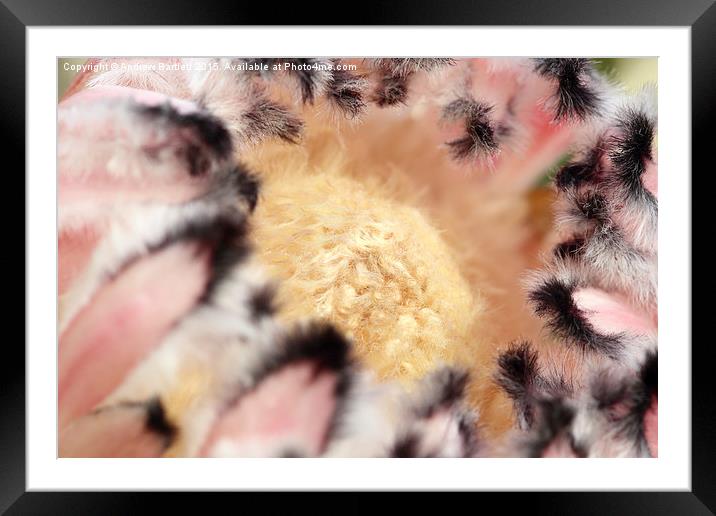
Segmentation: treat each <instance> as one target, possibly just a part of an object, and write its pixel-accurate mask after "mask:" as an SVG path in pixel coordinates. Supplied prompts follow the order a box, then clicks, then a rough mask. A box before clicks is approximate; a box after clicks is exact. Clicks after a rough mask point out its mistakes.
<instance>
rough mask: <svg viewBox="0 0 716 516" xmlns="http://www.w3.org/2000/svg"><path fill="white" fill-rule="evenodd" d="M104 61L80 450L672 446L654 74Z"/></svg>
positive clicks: (82, 148) (243, 452)
mask: <svg viewBox="0 0 716 516" xmlns="http://www.w3.org/2000/svg"><path fill="white" fill-rule="evenodd" d="M88 65H89V66H88V67H87V70H88V71H87V72H86V73H83V74H82V75H80V76H79V77H78V78H77V80H76V81H75V83H74V84H73V86H72V87H71V88H70V90H69V92H68V93H67V95H66V96H65V98H64V99H63V100H62V101H61V103H60V105H59V108H58V124H59V127H58V129H59V156H58V162H59V174H60V179H59V203H60V209H59V249H60V308H61V309H60V321H59V325H60V385H59V391H60V400H59V403H60V410H59V412H60V421H59V425H60V453H61V455H65V456H72V455H79V456H160V455H164V456H247V455H248V456H371V457H376V456H377V457H380V456H419V457H432V456H453V457H469V456H517V457H525V456H578V457H586V456H589V457H593V456H607V457H611V456H635V457H636V456H639V457H641V456H655V455H656V450H657V447H656V428H657V421H656V419H657V418H656V414H657V344H656V342H657V337H656V335H657V330H656V328H657V315H656V313H657V311H656V308H657V297H656V292H657V289H656V285H657V265H656V264H657V259H656V249H657V246H656V244H657V223H656V221H657V200H656V198H657V180H656V154H655V153H656V150H655V147H654V143H653V140H654V136H655V133H656V110H655V96H654V91H653V90H649V89H647V90H644V91H643V92H642V93H641V94H639V95H636V96H629V95H626V94H624V93H623V92H622V91H621V90H620V89H619V88H618V87H616V86H615V85H613V84H611V83H610V82H609V81H608V80H607V79H606V78H604V77H603V76H602V75H600V74H599V73H598V72H597V71H596V70H595V69H594V65H593V63H592V62H591V61H590V60H588V59H537V60H531V59H449V58H375V59H346V60H343V59H335V58H330V59H328V58H326V59H324V58H310V59H309V58H302V59H297V58H272V59H267V58H257V59H249V58H235V59H230V58H221V59H203V58H202V59H179V58H177V59H173V58H162V59H97V60H90V61H89V62H88ZM565 156H567V158H566V159H565ZM558 162H561V166H559V167H558V170H557V172H556V173H555V174H554V175H553V176H550V180H551V182H552V183H553V185H552V186H550V188H549V189H545V188H537V189H536V188H535V184H537V183H538V182H539V181H540V178H542V177H543V176H544V172H545V170H547V169H549V168H550V167H552V166H553V165H554V164H555V163H558ZM545 200H546V202H545ZM551 201H554V210H553V211H552V210H550V209H544V206H548V205H550V203H551ZM540 206H541V207H542V208H540ZM545 213H546V214H547V215H545ZM552 213H553V214H554V216H552V215H551V214H552Z"/></svg>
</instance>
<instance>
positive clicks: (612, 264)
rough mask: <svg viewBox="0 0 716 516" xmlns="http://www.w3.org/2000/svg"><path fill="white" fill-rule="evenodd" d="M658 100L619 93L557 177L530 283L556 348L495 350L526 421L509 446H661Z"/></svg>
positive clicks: (635, 450)
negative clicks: (547, 243)
mask: <svg viewBox="0 0 716 516" xmlns="http://www.w3.org/2000/svg"><path fill="white" fill-rule="evenodd" d="M655 102H656V98H655V92H654V91H650V90H645V91H644V92H642V94H641V95H639V96H637V97H634V98H624V99H618V100H617V101H616V102H615V105H614V107H613V109H612V110H611V111H610V112H607V113H606V114H604V115H603V116H602V117H601V118H597V119H596V120H595V121H594V122H593V124H592V129H591V132H592V134H590V136H589V138H587V140H586V143H584V144H583V147H582V148H579V149H577V151H576V154H575V159H574V160H572V161H571V162H570V163H568V164H567V165H565V166H564V167H563V168H562V169H561V170H560V171H559V172H558V173H557V175H556V177H555V185H556V188H557V190H558V196H559V200H558V204H557V208H558V214H557V220H558V223H559V224H558V229H559V230H560V234H561V235H562V237H563V240H562V241H561V242H560V243H559V244H558V245H557V246H556V247H555V248H554V250H553V253H552V255H551V256H550V257H549V258H548V259H547V260H546V263H545V265H544V268H543V269H542V270H540V271H537V272H535V273H534V274H532V275H531V276H530V277H529V278H528V280H527V288H528V299H529V302H530V304H531V305H532V307H533V309H534V311H535V313H536V314H537V315H538V316H540V317H541V318H542V319H543V320H544V324H545V328H546V329H547V330H548V332H549V334H550V335H551V337H552V338H553V339H555V340H556V345H557V346H561V347H563V349H562V350H560V349H559V348H557V351H556V352H553V351H551V350H549V348H548V352H547V356H542V357H541V356H539V354H538V352H537V351H536V350H535V349H534V348H533V347H532V346H531V345H530V344H529V343H519V344H515V345H513V346H512V347H511V348H510V349H509V350H508V351H507V352H505V353H504V354H503V355H501V356H500V357H499V359H498V364H499V369H498V373H497V375H496V381H497V382H498V384H500V385H501V386H502V387H503V389H504V390H505V392H506V393H507V394H508V396H509V397H511V398H512V399H513V401H514V404H515V411H516V414H517V418H518V421H519V426H520V428H521V431H518V432H516V433H515V435H514V436H513V440H512V441H510V443H509V444H508V445H507V449H508V451H507V452H506V453H509V454H513V453H514V450H515V449H517V450H520V449H521V450H522V453H523V454H527V455H531V456H578V457H579V456H586V457H605V456H608V457H613V456H619V457H650V456H656V455H657V453H658V452H657V450H658V448H657V416H656V415H657V403H658V401H657V399H658V381H657V378H658V376H657V368H658V367H657V186H656V185H657V182H656V174H657V168H656V167H657V165H656V160H655V155H654V152H655V151H654V148H653V139H654V135H655V133H656V112H655ZM511 446H512V447H515V448H510V447H511Z"/></svg>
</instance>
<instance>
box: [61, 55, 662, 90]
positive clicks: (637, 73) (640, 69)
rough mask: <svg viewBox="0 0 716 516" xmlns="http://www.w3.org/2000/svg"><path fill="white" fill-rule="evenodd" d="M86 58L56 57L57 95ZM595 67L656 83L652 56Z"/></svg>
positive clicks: (631, 82) (634, 83) (633, 86)
mask: <svg viewBox="0 0 716 516" xmlns="http://www.w3.org/2000/svg"><path fill="white" fill-rule="evenodd" d="M86 60H87V58H85V57H73V58H60V59H58V70H59V74H58V77H57V91H58V94H59V96H60V97H61V96H62V94H63V93H64V92H65V91H66V90H67V88H68V87H69V85H70V82H72V78H73V77H74V76H75V72H69V71H67V72H66V71H64V70H63V67H64V63H70V64H82V63H84V62H85V61H86ZM597 63H598V64H597V67H598V69H599V70H600V71H602V72H604V73H606V74H607V75H609V76H610V77H613V78H614V79H616V80H618V81H619V82H621V83H622V84H624V86H625V87H626V88H627V89H628V90H632V91H633V90H638V89H639V88H640V87H641V86H642V85H643V84H645V83H648V82H653V83H656V79H657V65H656V63H657V59H656V58H655V57H652V58H619V59H613V58H609V59H599V60H597Z"/></svg>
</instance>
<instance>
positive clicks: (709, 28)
mask: <svg viewBox="0 0 716 516" xmlns="http://www.w3.org/2000/svg"><path fill="white" fill-rule="evenodd" d="M198 4H200V5H201V7H200V8H197V5H198ZM713 4H714V0H679V1H673V0H601V1H598V2H597V1H593V0H582V1H579V2H577V1H576V0H540V1H539V2H527V1H523V2H519V1H517V0H502V1H494V0H493V1H467V0H463V1H453V2H435V1H431V0H413V1H412V2H410V3H409V4H407V3H406V4H398V3H397V2H391V1H389V0H382V1H366V2H363V3H361V4H360V5H357V6H355V7H356V12H354V13H350V14H348V13H349V12H350V6H346V5H345V4H343V9H344V10H343V13H344V14H342V15H337V13H338V12H340V10H337V9H336V8H335V4H328V3H327V2H323V1H317V2H311V3H310V9H309V8H308V7H307V6H308V5H309V4H302V5H303V6H304V7H305V9H303V10H301V9H290V10H289V9H280V8H277V7H276V5H273V4H269V3H266V2H251V3H237V2H227V1H224V2H216V1H211V0H201V2H198V1H197V0H154V1H152V2H148V1H147V2H139V1H135V2H128V1H126V0H124V1H120V0H74V1H71V0H38V1H28V0H0V40H1V41H2V45H1V48H2V50H1V51H0V70H3V82H4V85H3V87H2V88H0V105H1V106H2V116H1V117H0V119H2V123H1V124H0V126H1V127H2V129H3V143H4V144H5V145H3V147H5V148H6V149H12V152H8V153H7V154H12V155H11V156H3V159H4V160H5V162H6V163H11V162H12V159H13V158H18V163H17V164H16V165H15V166H14V167H13V169H12V170H11V169H10V165H8V170H7V172H8V174H6V175H9V174H10V173H14V174H17V172H16V171H17V170H25V158H24V156H25V152H24V149H25V142H24V138H23V137H24V135H25V106H26V101H27V100H28V99H26V96H25V77H26V76H25V72H26V62H25V55H26V54H25V51H26V48H25V45H26V39H25V35H26V29H27V27H29V26H48V25H49V26H52V25H214V24H217V25H246V24H257V25H283V24H298V25H318V24H324V23H325V24H331V25H359V24H366V25H575V26H580V25H589V26H601V25H607V26H616V25H621V26H644V25H647V26H688V27H691V51H692V55H691V65H692V67H691V69H692V168H694V169H701V168H703V169H704V171H703V172H704V173H708V170H709V169H708V168H707V166H708V165H710V166H711V167H713V163H712V162H711V163H708V165H707V161H706V160H707V157H708V155H709V154H710V151H709V148H710V146H712V145H713V144H712V143H711V142H710V140H709V136H710V135H709V131H708V130H707V129H708V126H709V125H710V124H712V123H713V122H712V120H713V114H714V109H713V107H714V106H716V88H715V87H714V84H716V58H714V55H713V54H714V52H713V50H714V49H715V48H716V45H714V42H716V7H715V6H714V5H713ZM346 9H347V10H346ZM328 13H332V14H334V17H336V18H337V19H333V20H327V19H326V16H325V14H328ZM91 48H92V47H91V42H88V49H91ZM20 149H22V152H20ZM684 173H687V172H686V171H684ZM19 177H23V176H19ZM21 188H22V189H23V191H24V188H25V187H24V181H23V183H22V186H21ZM701 193H702V194H703V193H706V194H708V189H706V190H705V191H702V192H701ZM17 197H18V198H19V196H17ZM692 206H693V207H694V208H695V209H694V211H696V213H698V210H699V209H702V210H703V208H704V206H706V207H708V201H707V202H706V203H697V202H695V199H694V202H693V204H692ZM15 213H19V212H15ZM702 213H705V211H702ZM6 220H7V219H6ZM10 220H17V216H16V215H15V216H14V218H13V219H10ZM692 221H693V225H694V227H695V228H696V227H698V225H699V224H702V225H704V226H705V224H707V223H708V218H700V217H698V216H693V215H692ZM702 229H704V228H702ZM708 231H709V229H708V227H706V228H705V229H704V231H703V232H697V233H696V234H697V235H699V234H701V235H705V234H710V233H709V232H708ZM24 248H25V247H24V246H23V249H24ZM23 252H24V251H23ZM23 258H24V255H23ZM692 258H696V256H692ZM17 259H18V260H19V257H17ZM692 263H693V266H696V265H698V263H697V260H692ZM693 266H692V267H693ZM23 270H25V269H24V260H23ZM702 270H703V269H702ZM693 273H694V271H693V270H692V274H693ZM26 279H27V277H26ZM8 297H9V296H7V295H6V300H7V299H8ZM12 299H13V300H14V298H12ZM24 299H25V298H24V296H23V300H24ZM13 305H15V306H19V305H20V304H19V303H13ZM709 305H710V303H709V302H706V303H693V304H692V310H693V314H694V315H696V319H695V320H697V321H698V320H700V319H699V318H698V316H699V315H702V316H703V317H704V318H705V317H706V314H705V310H706V309H708V308H710V306H709ZM22 306H23V307H24V306H25V305H24V303H23V304H22ZM692 317H693V316H692ZM692 320H693V319H692ZM707 320H708V319H707ZM692 340H693V343H689V342H684V343H681V344H682V345H684V346H689V345H692V348H691V349H692V463H691V464H692V474H691V475H692V476H691V480H692V490H691V492H664V493H659V492H642V493H638V492H619V493H604V492H600V493H597V492H591V493H575V492H570V493H552V492H535V493H522V494H517V493H510V494H509V495H507V496H505V495H504V494H503V495H499V494H489V493H484V494H483V493H481V494H479V495H478V496H481V497H483V498H482V499H481V500H480V501H481V502H485V503H488V504H489V502H492V504H490V505H487V507H490V506H493V507H494V504H495V503H500V502H501V503H503V504H505V506H504V507H506V508H510V509H512V508H517V507H520V506H522V505H523V504H524V506H525V508H527V510H529V511H531V513H534V511H536V512H537V513H538V514H542V513H545V514H562V513H570V514H627V513H628V514H713V511H716V468H715V467H714V464H716V445H715V444H714V441H715V440H714V439H713V438H712V429H714V428H716V417H715V416H716V408H715V407H716V404H715V403H714V396H713V394H712V393H713V392H714V382H713V365H712V364H713V361H712V360H711V357H710V353H711V351H710V347H711V342H710V341H699V340H698V339H692ZM4 351H5V353H6V355H5V356H6V358H5V359H4V360H0V364H2V365H1V366H0V367H2V372H3V374H2V376H1V377H0V378H2V380H1V381H2V389H1V390H0V406H1V407H2V408H1V411H0V414H2V423H0V435H1V438H0V511H6V513H7V514H58V513H60V514H62V513H71V514H115V513H116V514H126V513H128V512H140V511H141V510H142V509H145V510H146V509H150V507H151V505H150V504H149V500H150V499H152V501H155V500H154V499H155V498H157V497H161V503H162V505H163V507H164V510H165V512H168V511H169V510H171V508H170V507H171V506H173V505H177V506H181V507H182V508H183V509H184V510H186V509H190V510H191V509H194V510H197V511H206V508H207V505H206V503H207V502H206V500H205V498H204V497H202V499H203V500H204V501H203V502H202V501H201V500H196V499H195V498H194V497H192V500H188V499H187V496H186V495H184V494H179V493H173V494H152V493H142V494H130V493H50V492H25V491H26V489H25V438H24V436H25V367H24V364H25V354H24V352H23V350H21V349H20V347H19V346H18V345H17V343H16V342H14V341H8V342H7V345H6V346H5V349H4ZM709 385H710V386H711V387H709ZM228 496H232V497H233V496H235V495H234V494H224V495H223V496H222V498H226V497H228ZM244 496H246V494H244ZM253 496H255V495H251V497H253ZM351 496H352V497H353V498H355V494H353V495H351ZM371 496H376V495H371ZM460 496H463V495H460ZM486 496H491V497H492V498H493V499H492V500H486V499H485V498H484V497H486ZM495 496H501V499H500V500H495V499H494V497H495ZM266 498H267V497H262V499H261V502H260V505H254V504H253V503H250V505H249V506H244V507H250V506H255V507H260V510H261V511H262V512H263V511H266V510H268V511H269V512H274V511H272V508H273V506H274V504H275V503H281V502H282V498H283V497H275V496H272V497H270V498H269V499H268V500H267V499H266ZM325 500H327V499H325ZM508 500H509V501H508ZM405 501H409V502H410V501H411V502H412V503H415V502H418V503H419V504H420V505H421V506H422V507H424V508H425V507H430V505H431V504H434V503H443V504H444V502H435V501H434V500H430V501H428V500H426V499H425V497H424V496H422V495H421V494H417V493H416V494H415V495H413V496H412V497H411V498H410V500H404V501H403V503H405ZM215 502H216V500H215V499H214V498H212V501H211V503H212V505H213V504H214V503H215ZM242 502H243V503H248V502H246V501H242ZM464 503H465V501H464V500H461V499H460V498H458V499H455V498H451V500H450V504H461V505H462V504H464ZM468 503H474V501H473V502H468ZM374 505H375V502H374V501H372V500H371V497H370V496H369V497H368V498H361V499H360V500H358V499H355V501H352V502H350V503H348V504H340V505H333V508H334V509H335V510H336V512H339V511H340V512H343V511H345V510H350V511H351V512H357V511H361V512H363V511H364V510H365V509H368V508H371V507H373V506H374ZM438 507H442V508H444V507H445V506H444V505H442V506H438ZM318 509H320V507H316V506H315V505H314V510H318ZM475 510H480V507H479V506H477V507H475Z"/></svg>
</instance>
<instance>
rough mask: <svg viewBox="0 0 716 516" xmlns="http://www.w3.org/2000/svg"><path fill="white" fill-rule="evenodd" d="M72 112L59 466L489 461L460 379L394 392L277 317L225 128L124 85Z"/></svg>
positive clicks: (65, 139) (86, 98) (448, 377)
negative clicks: (189, 459) (478, 455)
mask: <svg viewBox="0 0 716 516" xmlns="http://www.w3.org/2000/svg"><path fill="white" fill-rule="evenodd" d="M59 111H60V116H59V126H58V129H59V139H60V142H59V148H60V167H59V171H60V181H59V184H60V227H59V240H60V254H61V261H60V274H61V277H62V278H63V279H62V282H61V311H60V312H61V313H60V322H59V326H60V351H59V353H60V381H59V404H60V422H59V425H60V455H61V456H160V455H161V456H254V455H255V456H321V455H328V456H358V455H368V456H386V455H393V454H396V455H403V454H406V453H409V454H411V455H415V454H417V455H424V456H443V455H444V456H466V455H470V454H473V453H475V452H476V443H475V436H474V425H473V424H471V422H472V421H473V419H474V415H472V413H471V411H470V410H469V409H468V408H467V407H466V406H465V405H464V404H463V403H462V401H461V395H462V390H463V388H464V385H465V376H464V375H463V374H461V373H459V372H457V371H454V370H452V369H450V368H445V369H444V370H441V371H439V372H437V373H435V375H434V376H433V377H430V378H427V379H426V380H425V381H424V382H423V383H422V384H421V385H420V386H419V388H417V389H416V390H415V391H414V392H407V391H405V390H404V389H403V388H402V387H399V386H398V385H393V384H379V383H378V382H376V381H375V380H374V379H373V378H372V376H371V375H370V374H369V373H368V372H366V371H363V370H361V368H360V367H359V366H358V365H357V364H355V363H354V362H353V361H352V360H351V359H350V349H349V346H350V345H349V343H348V341H347V340H346V339H345V338H344V337H342V336H341V335H340V334H339V333H338V332H337V331H336V330H335V329H333V328H332V327H330V326H328V325H325V324H318V323H311V322H309V321H307V322H305V323H303V324H299V325H298V326H296V327H287V326H286V325H284V324H282V323H280V322H279V321H278V320H277V319H276V317H275V308H274V301H273V296H274V288H273V285H272V283H271V282H270V281H269V280H267V279H266V278H265V276H264V274H263V272H262V270H261V268H260V267H259V266H258V265H257V264H256V263H255V261H254V260H253V258H252V252H251V249H250V247H249V244H248V241H247V239H246V238H245V236H246V233H247V231H249V225H248V219H249V218H250V214H251V212H252V211H253V208H254V206H255V205H256V202H257V199H258V189H259V184H258V182H257V181H256V179H255V177H254V176H253V175H252V174H251V173H250V172H248V171H247V170H245V169H244V168H243V167H242V166H241V165H239V164H237V163H235V162H234V160H233V155H232V143H231V138H230V136H229V132H228V131H227V129H225V126H224V124H223V122H222V121H220V120H219V119H218V118H216V117H214V116H213V115H211V114H209V113H208V112H206V111H205V110H204V109H202V108H200V107H199V106H198V105H196V104H193V103H189V102H186V101H178V100H175V99H172V98H169V97H165V96H163V95H161V94H157V93H154V92H144V91H140V90H136V89H134V88H129V87H118V86H95V87H94V88H90V89H87V90H83V91H81V92H79V93H77V94H75V95H74V96H71V97H69V98H68V99H67V100H65V101H64V102H63V103H61V104H60V107H59ZM376 429H381V431H380V432H378V433H376Z"/></svg>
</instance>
